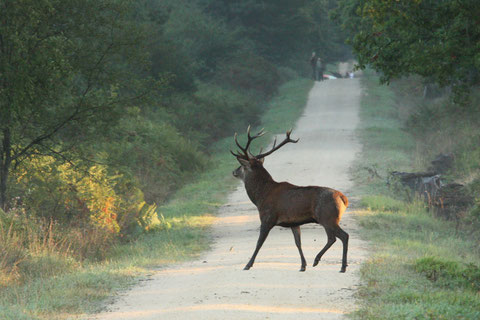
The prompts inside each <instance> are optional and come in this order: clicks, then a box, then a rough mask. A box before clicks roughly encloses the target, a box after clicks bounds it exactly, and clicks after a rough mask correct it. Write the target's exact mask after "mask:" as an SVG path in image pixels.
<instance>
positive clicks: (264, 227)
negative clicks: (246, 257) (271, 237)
mask: <svg viewBox="0 0 480 320" xmlns="http://www.w3.org/2000/svg"><path fill="white" fill-rule="evenodd" d="M272 228H273V226H270V225H267V224H266V223H262V225H261V226H260V235H259V236H258V241H257V247H256V248H255V252H253V255H252V257H251V258H250V261H248V263H247V265H246V266H245V268H243V270H248V269H250V268H251V267H252V266H253V263H254V262H255V258H256V257H257V254H258V251H260V248H261V247H262V245H263V243H264V242H265V239H267V236H268V233H269V232H270V230H272Z"/></svg>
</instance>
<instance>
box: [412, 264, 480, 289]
mask: <svg viewBox="0 0 480 320" xmlns="http://www.w3.org/2000/svg"><path fill="white" fill-rule="evenodd" d="M414 267H415V271H417V272H419V273H422V274H424V275H425V277H427V278H428V279H429V280H431V281H433V282H436V283H438V284H439V285H441V286H446V287H453V288H454V287H457V286H459V285H460V286H463V287H465V288H469V289H472V290H474V291H479V290H480V268H479V267H478V266H476V265H474V264H472V263H470V264H467V265H464V266H462V265H460V264H459V263H458V262H455V261H449V260H443V259H440V258H435V257H425V258H420V259H417V260H416V261H415V266H414Z"/></svg>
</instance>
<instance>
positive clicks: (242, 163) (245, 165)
mask: <svg viewBox="0 0 480 320" xmlns="http://www.w3.org/2000/svg"><path fill="white" fill-rule="evenodd" d="M237 160H238V162H240V164H241V165H242V166H244V167H248V166H250V162H249V161H248V160H245V159H242V158H238V157H237Z"/></svg>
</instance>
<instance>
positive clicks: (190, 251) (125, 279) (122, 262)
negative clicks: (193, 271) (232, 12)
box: [0, 79, 312, 320]
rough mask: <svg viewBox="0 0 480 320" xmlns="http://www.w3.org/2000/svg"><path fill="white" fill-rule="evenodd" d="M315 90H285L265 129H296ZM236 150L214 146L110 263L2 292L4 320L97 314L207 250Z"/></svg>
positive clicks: (288, 86) (50, 261)
mask: <svg viewBox="0 0 480 320" xmlns="http://www.w3.org/2000/svg"><path fill="white" fill-rule="evenodd" d="M311 87H312V81H310V80H307V79H296V80H292V81H289V82H287V83H285V84H284V85H282V86H281V88H280V89H279V92H278V95H277V96H276V97H275V98H274V99H273V100H272V101H271V102H270V104H269V106H268V108H267V110H266V112H265V114H264V115H263V117H262V123H263V125H264V126H265V129H266V130H267V131H268V132H271V133H280V132H282V131H284V130H285V129H286V128H290V127H293V125H294V123H295V122H296V119H297V118H298V117H299V116H300V115H301V113H302V111H303V107H304V106H305V104H306V101H307V97H308V92H309V91H310V89H311ZM268 140H269V139H268V138H265V139H263V143H265V145H266V144H267V143H268V142H269V141H268ZM233 147H234V146H233V138H232V137H230V138H227V139H223V140H221V141H219V142H217V143H216V144H215V145H214V146H213V148H212V149H211V160H210V168H209V169H208V170H206V171H205V172H203V173H202V174H201V175H199V177H197V179H196V180H195V181H194V182H193V183H190V184H188V185H186V186H184V187H183V188H182V189H181V190H179V191H178V192H177V193H176V195H175V197H174V198H173V199H172V200H171V201H170V202H169V203H168V204H167V205H165V206H162V207H160V208H159V213H160V217H161V218H160V226H159V228H157V230H154V231H151V232H149V233H145V234H143V235H141V236H140V238H139V239H137V240H135V241H134V242H131V243H128V244H124V245H120V246H117V247H116V248H115V250H113V251H112V252H111V253H110V254H109V255H108V257H107V259H105V260H104V261H101V262H92V261H90V262H89V261H86V262H84V263H82V264H80V263H76V262H72V263H69V264H68V265H69V268H68V270H64V271H62V272H42V273H40V274H38V276H36V277H34V278H33V280H31V281H28V282H26V283H24V284H22V285H12V286H8V287H4V288H0V319H9V320H10V319H11V320H23V319H71V318H74V317H82V315H85V314H91V313H95V312H98V311H99V310H100V309H101V308H102V306H103V304H104V303H105V301H106V299H108V298H109V297H111V295H112V294H113V293H114V292H115V291H117V290H120V289H122V288H126V287H128V286H129V285H131V284H133V283H135V279H137V278H138V277H141V276H145V275H147V274H148V273H150V272H151V267H153V266H156V267H158V266H164V265H167V264H171V263H178V262H181V261H184V260H187V259H192V258H194V257H195V256H197V255H198V254H199V253H201V252H202V251H204V250H206V249H207V248H208V247H209V244H210V237H209V232H208V228H209V226H210V225H211V223H212V221H213V219H214V215H215V213H216V211H217V208H218V207H219V206H220V205H221V204H222V203H223V201H224V199H225V196H226V195H227V194H228V192H229V191H231V190H233V187H234V186H235V184H236V183H237V181H235V180H234V178H233V177H231V175H230V172H231V171H232V170H233V169H234V168H235V167H236V166H237V164H236V161H235V159H234V158H233V157H232V156H231V154H230V152H229V150H230V149H233ZM57 258H58V259H57ZM44 259H45V261H44V262H42V266H43V268H45V269H52V270H53V269H55V268H58V266H59V264H61V263H63V264H64V263H65V261H62V260H61V257H49V256H48V255H47V256H46V258H44Z"/></svg>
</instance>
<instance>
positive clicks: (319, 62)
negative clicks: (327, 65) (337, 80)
mask: <svg viewBox="0 0 480 320" xmlns="http://www.w3.org/2000/svg"><path fill="white" fill-rule="evenodd" d="M317 72H318V76H317V80H318V81H323V64H322V59H321V58H320V57H318V58H317Z"/></svg>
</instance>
